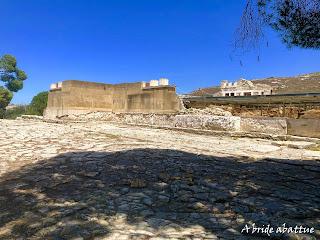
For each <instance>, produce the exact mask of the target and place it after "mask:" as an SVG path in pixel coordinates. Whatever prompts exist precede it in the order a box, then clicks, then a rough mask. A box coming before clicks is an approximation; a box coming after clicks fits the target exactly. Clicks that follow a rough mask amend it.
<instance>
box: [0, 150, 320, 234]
mask: <svg viewBox="0 0 320 240" xmlns="http://www.w3.org/2000/svg"><path fill="white" fill-rule="evenodd" d="M319 171H320V164H319V162H315V161H312V162H311V161H310V162H307V161H299V160H279V159H264V160H259V161H254V160H253V159H248V158H246V157H243V158H235V157H228V158H224V157H214V156H207V155H196V154H192V153H188V152H183V151H176V150H170V149H147V148H146V149H135V150H129V151H119V152H69V153H65V154H60V155H57V156H56V157H53V158H51V159H49V160H43V161H39V162H37V163H35V164H32V165H28V166H24V167H22V168H21V169H19V170H17V171H13V172H9V173H7V174H5V175H3V176H2V177H1V178H0V238H1V239H151V238H152V237H158V238H157V239H161V237H162V239H168V238H176V239H177V238H178V239H192V238H195V237H199V238H202V239H219V238H221V239H251V238H253V235H250V234H247V235H243V234H240V231H241V229H242V228H243V226H244V225H245V224H247V223H253V222H254V223H256V224H258V225H260V226H262V225H263V224H265V225H266V224H271V225H273V226H280V225H281V224H283V223H286V224H287V225H290V226H295V225H300V224H302V225H305V226H309V227H315V228H316V229H319V227H320V226H319V215H320V211H319V208H320V176H319ZM318 237H319V235H318ZM270 238H274V239H275V238H276V239H280V238H284V235H278V236H277V235H273V237H270ZM154 239H156V238H154ZM254 239H268V237H267V236H266V235H265V234H262V235H261V234H260V235H254Z"/></svg>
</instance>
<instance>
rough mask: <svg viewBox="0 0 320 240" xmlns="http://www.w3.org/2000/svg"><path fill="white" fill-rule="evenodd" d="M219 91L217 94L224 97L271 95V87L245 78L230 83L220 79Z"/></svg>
mask: <svg viewBox="0 0 320 240" xmlns="http://www.w3.org/2000/svg"><path fill="white" fill-rule="evenodd" d="M220 87H221V92H220V94H219V95H221V96H224V97H233V96H258V95H272V87H271V86H269V85H266V84H260V83H253V82H252V81H249V80H246V79H240V80H239V81H237V82H235V83H232V82H228V81H226V80H223V81H221V86H220Z"/></svg>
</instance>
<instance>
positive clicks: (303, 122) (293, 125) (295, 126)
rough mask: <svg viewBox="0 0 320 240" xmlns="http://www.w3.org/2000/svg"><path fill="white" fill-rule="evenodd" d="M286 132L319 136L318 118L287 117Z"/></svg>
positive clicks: (319, 122) (319, 125)
mask: <svg viewBox="0 0 320 240" xmlns="http://www.w3.org/2000/svg"><path fill="white" fill-rule="evenodd" d="M287 124H288V134H290V135H296V136H304V137H316V138H320V119H287Z"/></svg>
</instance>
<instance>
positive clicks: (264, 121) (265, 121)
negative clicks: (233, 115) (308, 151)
mask: <svg viewBox="0 0 320 240" xmlns="http://www.w3.org/2000/svg"><path fill="white" fill-rule="evenodd" d="M241 131H244V132H261V133H268V134H275V135H286V134H287V122H286V119H285V118H263V117H261V118H259V117H241Z"/></svg>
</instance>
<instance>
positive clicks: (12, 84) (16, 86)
mask: <svg viewBox="0 0 320 240" xmlns="http://www.w3.org/2000/svg"><path fill="white" fill-rule="evenodd" d="M6 87H7V88H8V90H10V91H11V92H18V91H19V90H21V89H22V88H23V82H22V81H20V80H17V79H14V80H11V81H9V82H7V83H6Z"/></svg>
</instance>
